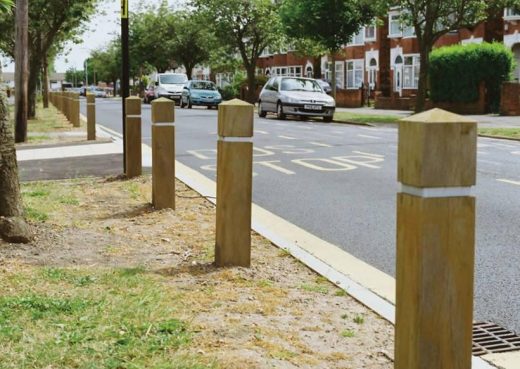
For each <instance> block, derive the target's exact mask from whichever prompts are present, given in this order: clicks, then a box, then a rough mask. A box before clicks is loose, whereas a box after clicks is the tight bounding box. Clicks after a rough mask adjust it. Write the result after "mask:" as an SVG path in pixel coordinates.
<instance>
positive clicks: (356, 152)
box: [352, 151, 385, 158]
mask: <svg viewBox="0 0 520 369" xmlns="http://www.w3.org/2000/svg"><path fill="white" fill-rule="evenodd" d="M352 152H353V153H354V154H361V155H368V156H375V157H378V158H384V157H385V156H384V155H380V154H371V153H369V152H363V151H352Z"/></svg>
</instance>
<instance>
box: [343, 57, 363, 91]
mask: <svg viewBox="0 0 520 369" xmlns="http://www.w3.org/2000/svg"><path fill="white" fill-rule="evenodd" d="M362 84H363V59H356V60H347V89H354V88H360V87H361V85H362Z"/></svg>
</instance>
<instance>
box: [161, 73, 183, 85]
mask: <svg viewBox="0 0 520 369" xmlns="http://www.w3.org/2000/svg"><path fill="white" fill-rule="evenodd" d="M159 78H160V81H161V84H163V85H180V84H183V83H186V80H187V79H186V76H183V75H180V74H179V75H175V74H166V75H164V76H159Z"/></svg>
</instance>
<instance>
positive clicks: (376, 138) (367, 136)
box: [358, 135, 381, 140]
mask: <svg viewBox="0 0 520 369" xmlns="http://www.w3.org/2000/svg"><path fill="white" fill-rule="evenodd" d="M358 137H364V138H373V139H375V140H380V139H381V137H377V136H369V135H358Z"/></svg>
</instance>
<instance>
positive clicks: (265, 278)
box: [0, 177, 393, 369]
mask: <svg viewBox="0 0 520 369" xmlns="http://www.w3.org/2000/svg"><path fill="white" fill-rule="evenodd" d="M57 186H68V191H69V192H70V191H72V193H73V194H74V196H75V197H76V198H77V202H74V204H71V205H62V206H60V207H59V208H58V209H57V210H55V211H54V212H52V213H51V214H50V215H49V219H48V220H47V221H46V222H43V223H38V224H34V228H35V233H36V238H35V241H34V242H32V243H31V244H27V245H12V244H7V243H5V242H2V241H0V259H1V260H0V263H9V262H16V263H25V264H30V265H45V266H58V267H69V266H75V267H81V266H85V267H99V268H114V267H135V266H141V267H144V268H145V269H146V270H147V271H148V272H150V273H157V274H160V275H162V276H163V277H164V280H165V288H170V289H173V290H174V291H179V292H182V293H183V295H184V296H185V297H184V301H183V305H182V311H181V312H180V313H181V314H182V315H183V316H184V318H186V319H187V320H189V321H190V322H191V326H192V328H193V329H194V330H195V331H196V335H195V338H194V343H193V344H192V345H190V348H189V349H188V350H189V351H190V352H192V353H196V354H200V355H208V356H211V357H216V358H217V359H218V361H219V362H221V363H222V365H221V366H222V367H223V368H230V369H233V368H236V369H244V368H259V369H260V368H261V369H264V368H266V369H267V368H284V369H285V368H287V369H292V368H309V369H310V368H323V369H326V368H342V369H343V368H344V369H346V368H352V369H358V368H371V369H390V368H392V367H393V363H392V360H391V356H392V354H391V352H392V351H393V327H392V325H391V324H389V323H388V322H386V321H385V320H383V319H382V318H380V317H379V316H377V315H376V314H374V313H373V312H372V311H370V310H368V309H367V308H365V307H364V306H362V305H361V304H359V303H358V302H356V301H355V300H353V299H352V298H351V297H349V296H347V295H344V294H342V292H341V290H339V289H338V288H336V287H335V286H333V285H332V284H330V283H329V282H327V281H324V280H323V278H321V277H319V276H318V275H317V274H316V273H314V272H313V271H311V270H309V269H308V268H307V267H305V266H304V265H302V264H301V263H299V262H298V261H296V260H295V259H293V258H292V257H291V256H290V255H288V254H287V253H285V252H284V251H283V250H280V249H278V248H277V247H275V246H273V245H272V244H271V243H270V242H269V241H268V240H266V239H264V238H263V237H261V236H259V235H258V234H255V233H253V237H252V267H251V268H226V269H218V268H216V267H214V265H213V263H212V261H213V251H214V240H215V208H214V206H213V205H212V204H211V203H210V202H208V201H207V200H206V199H204V198H200V197H199V196H198V194H196V193H195V192H193V191H192V190H191V189H189V188H188V187H186V186H185V185H184V184H182V183H180V182H177V195H178V197H177V209H176V210H175V211H173V210H163V211H154V209H152V207H151V205H150V204H149V202H148V201H149V199H150V198H151V181H150V178H149V177H141V178H138V179H134V180H127V181H121V180H115V181H107V180H104V179H96V180H85V181H75V182H67V181H64V182H59V183H57Z"/></svg>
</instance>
